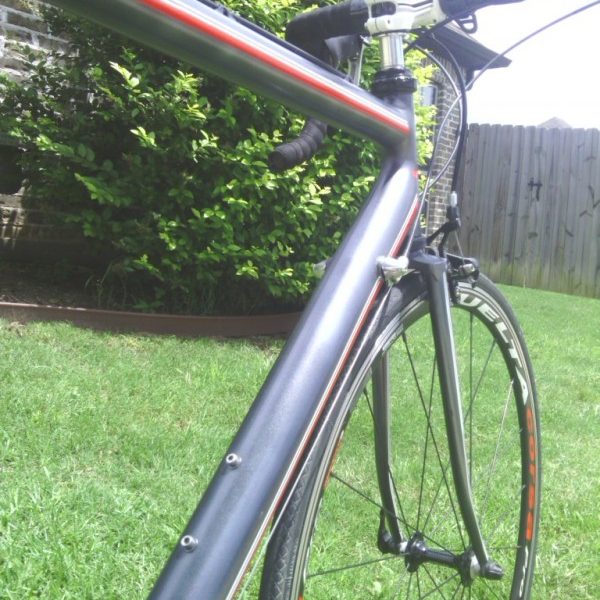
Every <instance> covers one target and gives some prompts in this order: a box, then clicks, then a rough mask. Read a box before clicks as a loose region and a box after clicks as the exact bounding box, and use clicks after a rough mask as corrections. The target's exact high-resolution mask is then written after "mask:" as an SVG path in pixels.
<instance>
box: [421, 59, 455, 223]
mask: <svg viewBox="0 0 600 600" xmlns="http://www.w3.org/2000/svg"><path fill="white" fill-rule="evenodd" d="M442 62H443V63H444V61H442ZM444 66H446V68H447V69H448V70H450V72H452V67H451V66H450V65H448V64H444ZM435 83H436V84H437V87H438V97H437V106H438V117H437V128H436V135H437V134H438V133H439V131H440V129H439V127H440V125H441V121H442V119H443V118H444V116H445V115H446V113H447V112H448V110H449V109H450V107H451V105H452V103H453V102H454V100H455V95H454V91H453V90H452V88H451V86H450V84H449V83H448V82H447V80H446V79H445V77H444V76H443V74H441V73H438V74H437V75H436V80H435ZM459 117H460V108H459V106H458V104H457V105H456V106H455V107H454V109H453V110H452V113H451V114H450V116H449V118H448V120H447V121H446V124H445V126H444V129H443V130H441V137H440V140H439V142H438V147H437V152H436V156H435V157H434V160H433V163H432V173H433V176H434V177H435V176H437V174H438V173H439V172H440V170H441V169H442V168H443V166H444V165H445V164H446V162H447V161H448V158H449V157H450V155H451V154H452V150H453V149H454V144H455V141H456V136H457V134H458V131H459V127H460V118H459ZM454 162H455V161H452V163H451V164H450V167H449V168H448V170H447V171H446V173H445V174H444V175H443V176H442V177H441V179H440V180H439V181H438V183H437V184H436V185H435V187H434V188H433V190H432V191H431V193H430V195H429V214H428V216H427V221H428V230H429V232H430V233H431V232H432V231H434V230H435V229H437V228H438V227H439V226H440V225H442V224H443V223H444V222H445V220H446V206H447V204H448V199H449V197H450V193H451V192H452V189H451V188H452V177H453V175H454Z"/></svg>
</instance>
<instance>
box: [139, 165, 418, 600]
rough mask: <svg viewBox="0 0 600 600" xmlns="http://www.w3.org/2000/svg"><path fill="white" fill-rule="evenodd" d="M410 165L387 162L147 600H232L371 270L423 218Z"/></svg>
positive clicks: (357, 317) (348, 343) (348, 341)
mask: <svg viewBox="0 0 600 600" xmlns="http://www.w3.org/2000/svg"><path fill="white" fill-rule="evenodd" d="M416 196H417V182H416V174H415V166H414V164H412V163H410V164H409V163H404V164H403V165H401V166H400V165H399V164H398V161H397V160H393V159H389V160H387V161H386V162H385V164H384V167H383V170H382V173H381V175H380V177H379V179H378V181H377V183H376V184H375V187H374V189H373V192H372V193H371V196H370V198H369V200H368V201H367V203H366V204H365V206H364V207H363V209H362V211H361V213H360V215H359V218H358V219H357V221H356V223H355V225H354V226H353V228H352V229H351V231H350V232H349V234H348V236H347V237H346V239H345V240H344V242H343V244H342V246H341V247H340V248H339V250H338V252H337V253H336V255H335V257H334V258H333V260H332V261H331V264H330V265H329V267H328V269H327V273H326V275H325V277H324V278H323V280H322V282H321V284H320V285H319V287H318V289H317V291H316V292H315V295H314V296H313V298H312V299H311V302H310V303H309V305H308V307H307V308H306V310H305V312H304V315H303V317H302V319H301V321H300V323H299V325H298V327H297V328H296V331H295V332H294V334H293V335H292V337H291V338H290V340H289V341H288V343H287V344H286V347H285V348H284V350H283V352H282V354H281V356H280V357H279V359H278V361H277V363H276V365H275V367H274V368H273V371H272V372H271V374H270V375H269V377H268V379H267V381H266V382H265V384H264V386H263V388H262V389H261V391H260V393H259V395H258V397H257V399H256V401H255V403H254V404H253V406H252V408H251V410H250V412H249V413H248V415H247V417H246V419H245V421H244V423H243V424H242V427H241V428H240V430H239V432H238V434H237V436H236V438H235V439H234V441H233V443H232V444H231V447H230V448H229V450H228V452H227V454H230V453H234V454H236V455H237V456H238V457H239V458H240V459H241V462H239V464H238V465H237V467H236V468H232V467H231V466H229V465H228V464H227V463H226V461H225V460H223V462H222V464H221V465H220V467H219V469H218V470H217V472H216V474H215V476H214V478H213V480H212V482H211V484H210V487H209V489H208V490H207V492H206V493H205V495H204V497H203V499H202V501H201V503H200V505H199V506H198V508H197V509H196V511H195V513H194V515H193V516H192V518H191V520H190V522H189V524H188V526H187V527H186V529H185V531H184V533H183V536H182V538H181V539H183V538H184V537H185V536H191V537H190V538H188V539H193V540H194V542H193V543H195V542H196V541H197V546H195V548H193V551H191V552H190V551H189V548H188V551H186V549H185V548H184V547H183V546H182V544H181V543H179V544H178V545H177V546H176V548H175V549H174V551H173V553H172V555H171V558H170V559H169V562H168V563H167V565H166V566H165V569H164V571H163V573H162V574H161V576H160V578H159V580H158V582H157V583H156V586H155V588H154V590H153V592H152V594H151V598H155V599H157V598H160V599H165V598H178V599H182V598H202V599H203V600H217V599H218V600H222V599H224V598H230V597H232V596H233V594H234V593H235V589H236V587H237V586H238V584H239V581H240V579H241V577H242V576H243V573H244V571H245V569H246V567H247V563H248V561H249V560H250V559H251V557H252V554H253V553H254V551H255V549H256V547H257V545H258V544H259V542H260V539H261V537H262V535H263V534H264V531H265V530H266V528H267V527H268V525H269V522H270V519H271V518H272V516H273V514H274V512H275V510H276V508H277V505H278V502H279V501H280V500H281V498H282V496H283V495H284V494H285V491H286V487H287V486H288V485H289V484H290V481H291V480H292V478H293V475H294V471H295V469H296V468H297V466H298V464H299V460H300V459H301V455H302V452H303V450H304V449H305V446H306V444H307V442H308V439H309V437H310V435H311V433H312V432H313V429H314V427H315V425H316V421H317V420H318V418H319V416H320V414H321V413H322V411H323V410H324V408H325V406H326V405H327V402H328V400H329V399H330V396H331V394H332V390H333V387H334V385H335V383H336V380H337V378H338V377H339V375H340V373H341V371H342V370H343V367H344V364H345V362H346V360H347V357H348V355H349V353H350V352H351V351H352V347H353V344H354V342H355V341H356V338H357V337H358V335H359V333H360V329H361V327H362V326H363V324H364V322H365V321H367V320H368V315H369V311H370V309H371V308H372V306H373V303H374V302H375V300H376V298H377V296H378V294H379V293H380V291H381V289H382V288H383V284H382V282H381V279H380V278H379V277H378V271H377V266H376V261H377V258H378V257H379V256H382V255H388V256H389V255H397V254H398V253H399V251H400V250H401V249H402V248H403V246H404V245H405V244H406V243H407V240H408V237H409V235H410V231H411V229H412V225H413V224H414V222H415V219H416V218H417V215H418V212H419V202H418V200H417V197H416Z"/></svg>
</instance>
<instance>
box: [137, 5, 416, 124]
mask: <svg viewBox="0 0 600 600" xmlns="http://www.w3.org/2000/svg"><path fill="white" fill-rule="evenodd" d="M138 2H139V3H140V4H144V5H145V6H147V7H148V8H151V9H153V10H156V11H159V12H161V13H163V14H165V15H168V16H169V17H171V18H173V19H175V20H177V21H179V22H180V23H183V24H185V25H188V26H190V27H192V28H194V29H196V30H198V31H201V32H202V33H204V34H205V35H207V36H209V37H211V38H213V39H216V40H218V41H220V42H222V43H224V44H227V45H229V46H231V47H233V48H236V49H237V50H240V51H242V52H244V53H245V54H247V55H249V56H251V57H252V58H255V59H257V60H259V61H260V62H262V63H263V64H266V65H268V66H270V67H272V68H273V69H276V70H278V71H280V72H281V73H284V74H286V75H289V76H290V77H293V78H294V79H296V80H298V81H301V82H302V83H304V84H306V85H308V86H310V87H311V88H313V89H315V90H317V91H319V92H321V93H323V94H325V95H326V96H329V97H330V98H333V99H335V100H338V101H339V102H341V103H343V104H345V105H347V106H350V107H352V108H354V109H355V110H357V111H359V112H361V113H363V114H365V115H368V116H370V117H372V118H375V119H377V120H378V121H380V122H381V123H383V124H385V125H387V126H389V127H391V128H392V129H395V130H396V131H399V132H401V133H404V134H408V133H409V131H410V128H409V126H408V123H407V122H406V121H405V120H404V119H402V118H401V117H399V116H398V115H395V114H394V113H393V112H392V111H391V110H389V111H388V110H385V108H383V107H381V106H377V104H375V103H369V102H368V100H366V99H365V98H361V97H360V96H358V95H355V94H353V93H352V91H351V90H346V89H344V88H342V87H339V86H336V85H335V84H334V83H332V82H330V81H328V80H327V79H324V78H321V77H319V76H317V75H315V74H313V73H310V72H308V71H305V70H302V69H300V68H299V67H297V66H296V65H293V64H289V63H287V62H285V61H284V60H282V59H281V58H279V57H277V56H276V55H274V54H269V53H267V52H265V51H263V50H261V49H260V48H257V47H254V46H252V45H251V44H249V43H248V42H247V41H246V40H244V39H243V38H241V37H236V36H235V35H233V34H232V33H230V32H229V31H226V30H225V29H223V28H222V27H218V26H216V25H215V24H213V23H209V22H208V21H207V20H205V19H202V18H201V17H200V16H199V15H198V14H194V12H193V10H192V9H191V8H190V7H187V6H183V5H180V4H177V3H176V2H175V1H174V0H138Z"/></svg>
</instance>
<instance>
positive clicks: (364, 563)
mask: <svg viewBox="0 0 600 600" xmlns="http://www.w3.org/2000/svg"><path fill="white" fill-rule="evenodd" d="M390 560H398V557H397V556H381V557H379V558H372V559H369V560H364V561H361V562H358V563H352V564H351V565H346V566H344V567H334V568H333V569H325V570H324V571H317V572H316V573H311V574H309V575H307V576H306V579H314V578H315V577H322V576H323V575H332V574H333V573H340V572H341V571H349V570H351V569H358V568H360V567H367V566H369V565H374V564H376V563H382V562H387V561H390Z"/></svg>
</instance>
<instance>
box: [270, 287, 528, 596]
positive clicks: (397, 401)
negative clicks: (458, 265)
mask: <svg viewBox="0 0 600 600" xmlns="http://www.w3.org/2000/svg"><path fill="white" fill-rule="evenodd" d="M456 298H457V302H456V303H455V305H454V308H453V310H452V321H453V328H454V333H455V345H456V352H457V360H458V366H459V377H460V383H461V392H462V393H461V395H462V402H463V406H462V409H463V421H464V431H465V446H466V451H467V457H468V464H469V477H470V483H471V487H472V491H473V499H474V505H475V511H476V514H477V515H478V521H479V525H480V529H481V532H482V535H483V538H484V542H485V544H486V546H487V550H488V552H489V554H490V556H491V558H492V559H493V560H495V561H496V562H497V563H499V564H500V566H501V567H502V570H503V573H504V575H503V576H502V577H501V578H500V579H495V580H493V579H487V578H483V577H481V576H479V574H478V568H477V564H476V561H475V559H474V556H473V553H472V552H471V550H470V544H469V540H468V539H467V534H466V532H465V530H464V526H463V523H462V521H461V518H460V507H459V506H458V500H457V498H456V494H455V492H454V488H453V482H452V474H451V468H450V466H449V465H450V461H449V458H448V448H447V442H446V436H445V427H444V417H443V406H442V403H441V395H440V392H439V382H438V378H437V372H436V366H435V352H434V349H433V340H432V335H431V324H430V319H429V313H428V303H427V297H426V293H425V291H424V287H423V285H422V283H421V282H420V280H419V278H418V277H417V276H409V277H407V278H405V280H403V281H402V282H401V283H400V284H399V286H398V287H397V288H395V289H394V290H393V291H392V296H391V299H390V302H389V305H388V309H387V310H386V314H385V316H384V317H383V318H382V323H381V326H380V328H379V333H378V334H377V335H376V336H375V338H376V339H375V341H374V343H373V348H372V350H371V352H370V353H369V355H368V357H367V358H366V359H364V360H363V361H362V364H355V365H353V366H352V367H351V372H349V373H348V374H347V378H346V381H347V383H346V385H345V389H344V390H343V394H342V398H341V400H340V401H339V406H340V408H339V409H338V411H337V414H336V415H335V418H333V419H329V420H328V422H327V423H326V424H325V425H324V426H323V427H324V431H323V432H322V433H324V434H325V435H321V436H320V437H321V439H322V440H323V441H322V442H320V444H321V445H320V446H319V447H318V448H317V449H316V450H317V451H315V452H313V453H312V458H311V459H310V460H309V462H308V463H307V465H306V466H305V469H304V472H303V474H302V476H301V478H300V481H299V483H298V485H297V487H296V489H295V492H294V493H293V496H292V497H291V499H290V502H289V504H288V507H287V509H286V511H285V513H284V515H283V516H282V518H281V522H280V523H279V525H278V526H277V528H276V531H275V532H274V534H273V537H272V539H271V541H270V543H269V547H268V550H267V556H266V559H265V568H264V573H263V579H262V584H261V598H262V599H265V600H284V599H285V600H290V599H293V600H297V599H299V598H303V599H306V600H311V599H312V600H329V599H335V598H340V599H345V598H361V599H362V598H410V599H414V598H446V599H460V598H481V599H483V598H485V599H494V598H498V599H503V600H504V599H506V598H510V599H511V600H520V599H523V598H529V597H530V593H531V585H532V576H533V566H534V560H535V548H536V538H537V529H538V520H539V509H540V433H539V420H538V410H537V400H536V392H535V387H534V383H533V375H532V369H531V365H530V362H529V358H528V355H527V351H526V348H525V344H524V342H523V338H522V334H521V331H520V328H519V326H518V324H517V322H516V319H515V317H514V315H513V313H512V311H511V309H510V307H509V306H508V304H507V303H506V301H505V300H504V298H503V297H502V295H501V294H500V292H499V291H498V290H497V289H496V288H495V287H494V285H493V284H492V283H491V282H490V281H489V280H487V279H486V278H484V277H480V279H479V280H478V282H477V283H476V284H475V285H472V284H470V283H466V282H461V283H459V285H458V289H457V296H456ZM381 365H385V369H384V370H383V371H385V373H384V378H385V380H386V381H385V382H384V383H383V384H382V375H381V373H382V368H381ZM374 374H375V375H374ZM369 379H371V380H373V381H371V383H369V382H368V380H369ZM382 389H383V391H382ZM373 390H374V391H373ZM382 415H383V417H382ZM382 418H383V421H384V425H383V426H382ZM376 423H377V424H376ZM382 470H383V473H382ZM378 471H379V474H378ZM382 480H385V481H387V483H384V484H382ZM388 484H389V485H388ZM423 549H425V551H426V552H424V551H423ZM426 554H427V556H429V557H430V558H431V557H435V556H438V557H439V556H441V557H443V558H444V560H443V561H442V560H430V559H427V558H423V557H424V556H425V555H426ZM444 562H445V563H447V564H442V563H444Z"/></svg>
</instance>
